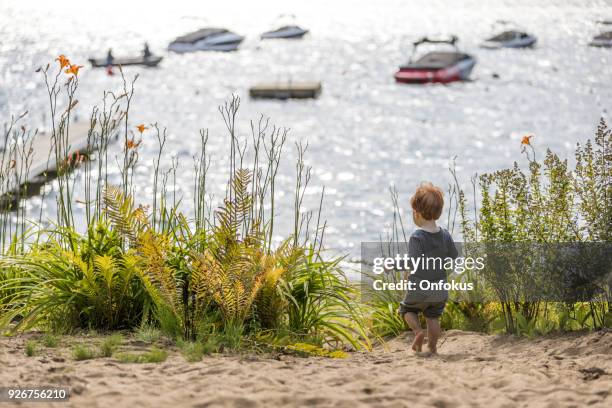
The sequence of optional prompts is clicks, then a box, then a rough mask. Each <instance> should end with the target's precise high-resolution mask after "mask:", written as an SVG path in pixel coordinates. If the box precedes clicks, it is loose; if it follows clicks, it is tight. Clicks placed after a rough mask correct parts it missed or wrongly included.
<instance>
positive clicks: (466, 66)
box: [395, 36, 476, 84]
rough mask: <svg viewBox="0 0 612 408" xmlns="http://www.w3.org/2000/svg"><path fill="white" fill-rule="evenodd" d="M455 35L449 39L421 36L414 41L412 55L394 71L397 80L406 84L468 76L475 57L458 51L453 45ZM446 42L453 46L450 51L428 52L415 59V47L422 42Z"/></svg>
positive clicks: (448, 80)
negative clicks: (433, 38)
mask: <svg viewBox="0 0 612 408" xmlns="http://www.w3.org/2000/svg"><path fill="white" fill-rule="evenodd" d="M456 42H457V37H455V36H453V37H451V39H450V40H430V39H428V38H422V39H420V40H419V41H416V42H415V43H414V48H413V51H412V56H411V58H410V61H408V63H407V64H405V65H402V66H400V68H399V70H398V71H397V72H396V73H395V80H396V81H397V82H402V83H408V84H425V83H443V84H445V83H449V82H453V81H463V80H465V79H467V78H468V77H469V76H470V73H471V72H472V69H473V68H474V65H476V58H474V57H473V56H471V55H469V54H466V53H463V52H460V51H459V50H458V49H457V46H456V45H455V44H456ZM428 43H429V44H448V45H450V46H452V47H453V50H452V51H433V52H428V53H427V54H425V55H423V56H422V57H420V58H419V59H416V60H415V58H414V57H415V55H416V51H417V48H418V47H419V46H420V45H423V44H428Z"/></svg>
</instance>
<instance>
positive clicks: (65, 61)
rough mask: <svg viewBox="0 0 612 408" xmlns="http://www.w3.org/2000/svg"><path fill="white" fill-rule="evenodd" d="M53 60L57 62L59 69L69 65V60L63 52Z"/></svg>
mask: <svg viewBox="0 0 612 408" xmlns="http://www.w3.org/2000/svg"><path fill="white" fill-rule="evenodd" d="M55 60H56V61H57V62H59V64H60V69H63V68H64V67H66V66H68V65H70V60H69V59H68V58H66V56H65V55H64V54H62V55H60V56H58V57H57V58H56V59H55Z"/></svg>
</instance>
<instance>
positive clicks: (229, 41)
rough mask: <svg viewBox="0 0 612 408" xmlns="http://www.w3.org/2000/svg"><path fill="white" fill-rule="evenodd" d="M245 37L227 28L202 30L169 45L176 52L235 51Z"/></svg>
mask: <svg viewBox="0 0 612 408" xmlns="http://www.w3.org/2000/svg"><path fill="white" fill-rule="evenodd" d="M242 40H244V37H243V36H241V35H238V34H236V33H233V32H231V31H229V30H226V29H225V28H202V29H200V30H198V31H194V32H193V33H189V34H185V35H183V36H180V37H178V38H177V39H175V40H174V41H172V42H171V43H170V45H168V49H169V50H170V51H174V52H194V51H235V50H237V49H238V46H239V45H240V43H241V42H242Z"/></svg>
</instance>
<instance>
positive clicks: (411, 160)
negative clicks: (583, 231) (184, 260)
mask: <svg viewBox="0 0 612 408" xmlns="http://www.w3.org/2000/svg"><path fill="white" fill-rule="evenodd" d="M281 13H285V14H287V13H292V14H295V15H296V16H297V22H298V23H299V24H301V25H303V26H304V27H306V28H309V29H310V30H311V33H310V34H309V35H308V36H307V37H305V38H304V39H303V40H301V41H267V42H261V41H259V39H258V38H259V34H260V33H261V32H263V31H266V30H268V29H270V28H273V27H272V24H273V22H274V20H275V18H276V17H277V16H278V15H279V14H281ZM0 15H1V16H2V17H1V18H0V39H1V40H0V41H1V42H0V114H1V117H2V118H4V121H8V115H9V114H11V113H15V114H17V113H20V112H22V111H24V110H26V109H28V110H29V111H30V115H29V121H30V123H31V124H32V125H33V126H44V125H45V122H44V121H45V115H44V112H46V110H45V90H44V84H43V82H42V80H41V77H40V76H39V74H35V72H34V71H35V69H36V68H37V67H38V66H41V65H44V64H46V63H47V62H51V61H53V59H54V58H55V57H56V56H57V55H58V54H66V55H67V56H68V57H70V58H71V59H72V60H73V61H74V62H78V63H80V64H82V65H85V66H86V67H85V68H84V69H83V70H82V71H81V72H82V73H81V74H80V83H81V87H80V90H79V99H80V104H79V108H78V109H79V111H78V112H79V115H80V116H81V117H82V118H86V117H87V113H88V112H89V109H90V108H91V106H92V105H93V104H96V103H98V102H99V101H100V99H101V96H102V92H103V90H105V89H110V90H118V89H119V87H120V85H121V82H120V78H119V77H118V76H113V77H110V76H107V75H106V73H105V71H104V70H93V69H91V68H90V67H89V66H88V64H87V63H86V61H87V58H88V57H91V56H97V57H103V56H104V55H105V53H106V50H107V49H108V48H109V47H112V48H113V52H114V54H115V56H117V57H118V56H122V55H129V54H137V53H140V50H141V47H142V44H143V42H144V41H145V40H146V41H148V42H149V44H150V46H151V49H152V51H153V52H154V53H160V54H163V55H164V57H165V58H164V61H163V62H162V64H161V65H160V66H159V68H157V69H141V68H129V69H126V70H125V71H126V73H127V75H128V76H131V75H133V74H136V73H138V74H140V78H139V80H138V82H137V86H136V95H135V97H134V100H133V103H132V106H133V110H132V114H131V117H132V118H133V120H134V124H137V123H140V122H145V123H151V122H159V123H160V124H161V125H164V126H167V127H168V130H169V135H170V136H169V141H168V148H169V154H168V155H167V156H166V157H165V162H164V163H163V164H162V166H168V165H169V163H170V160H171V158H172V157H173V156H175V157H177V158H178V159H179V161H180V163H181V170H180V172H179V174H178V180H177V182H178V184H179V187H180V193H181V194H183V196H184V203H185V206H184V207H185V210H186V211H190V204H191V194H192V191H191V177H192V174H193V166H192V156H193V155H194V154H195V153H196V150H197V147H198V143H199V134H198V129H199V128H208V129H209V131H210V150H211V151H212V152H213V153H214V154H215V158H214V159H213V164H212V167H211V170H210V172H211V177H212V179H213V180H214V193H215V194H216V196H217V197H219V196H220V195H221V191H222V189H223V187H224V183H225V180H226V177H227V173H226V170H225V169H226V168H225V166H224V165H223V163H224V155H225V151H226V146H227V140H228V139H227V137H226V134H225V131H224V124H223V121H222V119H221V117H220V115H219V112H218V110H217V106H218V105H219V104H221V103H223V102H224V101H226V100H228V99H229V98H230V96H231V95H232V93H235V94H237V95H239V96H240V97H241V98H242V105H241V110H240V116H239V133H240V135H242V136H245V137H246V136H249V135H250V125H249V120H251V119H255V120H257V119H258V118H259V116H260V115H261V114H263V115H266V116H269V117H271V118H272V121H273V122H274V123H276V124H278V125H281V126H287V127H290V128H291V132H290V134H289V140H288V143H287V146H286V152H287V154H286V156H285V158H284V162H283V165H282V168H281V174H280V176H279V185H278V187H277V189H278V190H279V191H280V196H279V199H278V201H279V208H278V213H277V216H278V220H279V221H278V223H279V224H280V229H279V230H278V231H277V232H278V233H279V234H282V233H284V232H286V231H287V230H288V229H289V227H290V224H291V220H289V219H288V218H287V217H290V216H292V208H291V206H292V188H293V184H294V181H293V173H294V160H295V148H294V142H295V141H299V140H302V141H308V142H309V145H310V147H309V151H308V155H307V164H308V165H311V166H312V167H313V178H312V181H311V187H310V188H309V190H308V192H307V193H308V195H307V197H306V201H305V204H304V205H305V208H306V209H312V208H315V207H316V205H317V204H318V200H319V194H320V191H321V188H322V186H323V185H325V186H326V198H325V202H324V216H325V218H326V219H327V220H328V225H329V228H328V231H327V245H328V246H329V247H330V248H332V249H334V250H338V251H341V252H346V251H349V252H352V253H356V252H357V251H358V248H359V243H360V242H361V241H367V240H376V239H378V237H379V234H380V233H381V232H383V231H384V229H385V225H386V224H388V222H389V221H390V217H391V210H392V205H391V200H390V197H389V193H388V187H389V186H390V185H391V184H394V185H396V186H397V188H398V190H399V191H400V198H401V200H402V203H403V204H406V203H407V200H408V197H409V196H410V193H411V192H412V191H413V189H414V187H415V186H416V185H417V184H418V183H419V182H420V181H422V180H431V181H433V182H434V183H436V184H439V185H441V186H442V187H444V188H446V186H447V185H448V183H449V182H450V177H449V173H448V169H447V168H448V164H449V161H450V160H451V158H452V157H454V156H457V164H458V170H459V175H460V177H461V180H462V182H463V183H465V186H466V187H467V186H468V185H469V178H470V176H471V175H472V174H473V173H476V172H477V173H483V172H488V171H492V170H495V169H499V168H503V167H508V166H511V165H512V163H513V162H514V161H515V160H518V161H519V162H521V163H524V162H525V160H524V158H523V157H522V156H521V154H520V137H521V136H522V135H524V134H525V133H533V134H535V138H534V139H533V142H534V145H535V147H536V149H537V150H538V153H539V155H540V157H541V156H542V155H543V154H544V150H545V148H546V147H550V148H551V149H553V150H554V151H555V152H557V153H559V154H560V155H561V156H564V157H569V158H570V159H571V156H572V154H573V148H574V145H575V143H576V142H578V141H585V140H586V139H587V138H589V137H592V136H593V134H594V130H595V128H596V125H597V123H598V121H599V118H600V117H602V116H603V117H606V118H609V117H610V113H609V112H610V108H611V107H612V87H611V86H610V84H611V81H612V67H611V65H612V50H610V49H596V48H592V47H588V46H587V43H588V42H589V40H590V38H591V37H592V36H593V35H595V34H597V33H598V32H599V31H602V30H604V29H606V26H601V25H598V24H596V23H595V21H596V20H601V19H612V2H610V1H589V0H572V1H563V2H559V1H552V0H551V1H548V0H546V1H537V0H531V1H503V0H487V1H475V0H455V1H452V2H450V1H440V0H427V1H404V0H386V1H371V0H351V1H349V0H342V1H341V0H334V1H321V0H311V1H301V2H295V1H261V2H253V1H246V0H244V1H227V2H217V1H215V2H212V1H183V0H175V1H172V2H163V3H161V4H159V5H158V4H155V2H136V1H134V2H127V1H117V0H104V1H100V2H90V1H88V2H77V3H73V2H48V1H32V0H23V1H8V0H5V1H0ZM498 19H503V20H510V21H513V22H515V23H516V24H518V25H519V26H521V27H524V28H525V29H527V30H528V31H530V32H532V33H534V34H535V35H537V36H538V39H539V41H538V44H537V47H536V48H535V49H532V50H501V51H488V50H484V49H480V48H479V47H478V44H479V43H480V42H481V41H482V40H483V39H484V38H485V37H487V36H489V35H490V34H492V32H493V31H492V30H493V29H494V27H493V23H494V22H495V21H496V20H498ZM207 25H212V26H222V27H227V28H229V29H231V30H233V31H235V32H237V33H239V34H243V35H246V36H247V39H246V40H245V42H244V43H243V44H242V46H241V48H240V50H239V51H238V52H235V53H202V52H201V53H193V54H185V55H178V54H169V53H167V52H166V51H165V49H166V47H167V45H168V43H169V42H170V41H171V40H172V39H173V38H175V37H176V36H178V35H181V34H184V33H186V32H189V31H190V30H192V29H197V28H200V27H203V26H207ZM607 29H608V30H610V29H612V27H611V26H607ZM425 34H428V35H446V34H456V35H457V36H458V37H459V38H460V43H459V45H460V47H461V48H462V49H463V50H465V51H467V52H470V53H472V54H474V55H475V56H476V57H477V58H478V64H477V65H476V68H475V69H474V71H473V73H472V81H470V82H466V83H455V84H452V85H449V86H405V85H398V84H396V83H395V82H394V79H393V73H394V72H395V70H396V68H397V66H398V65H400V64H402V63H403V62H405V61H406V60H407V59H408V57H409V54H410V51H411V42H412V41H414V40H415V39H417V38H419V37H420V36H422V35H425ZM496 77H498V78H496ZM288 79H293V80H321V81H322V82H323V93H322V95H321V96H320V98H319V99H317V100H308V101H286V102H280V101H255V100H250V99H249V98H248V88H249V86H250V85H253V84H254V83H256V82H259V81H268V80H288ZM47 117H48V116H47ZM151 137H153V136H151ZM154 146H155V143H154V140H153V139H151V140H146V138H145V141H144V143H143V146H142V148H141V149H142V151H141V166H140V167H139V168H138V169H137V183H138V189H139V197H145V196H146V194H147V193H148V192H150V187H149V186H150V182H151V168H152V166H151V160H152V153H153V150H154ZM116 148H118V147H116ZM113 177H118V173H117V172H114V173H113ZM77 189H78V186H77ZM78 196H79V193H77V198H78ZM28 206H29V208H30V209H31V211H32V212H33V213H34V214H37V213H38V206H39V200H37V199H32V200H30V202H29V203H28ZM404 206H405V207H408V206H407V204H406V205H404ZM45 211H47V213H48V214H49V215H53V214H54V210H53V208H52V206H51V205H50V204H49V206H48V207H47V209H46V210H45Z"/></svg>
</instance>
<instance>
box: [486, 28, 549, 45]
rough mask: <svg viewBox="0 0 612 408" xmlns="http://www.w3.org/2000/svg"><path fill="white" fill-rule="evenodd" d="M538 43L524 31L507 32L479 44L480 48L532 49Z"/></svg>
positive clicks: (534, 37)
mask: <svg viewBox="0 0 612 408" xmlns="http://www.w3.org/2000/svg"><path fill="white" fill-rule="evenodd" d="M537 41H538V39H537V38H536V36H534V35H532V34H529V33H526V32H524V31H516V30H507V31H504V32H501V33H499V34H497V35H496V36H493V37H491V38H489V39H487V40H486V41H485V42H483V43H482V44H481V47H482V48H489V49H499V48H527V47H533V46H534V45H535V43H536V42H537Z"/></svg>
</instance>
